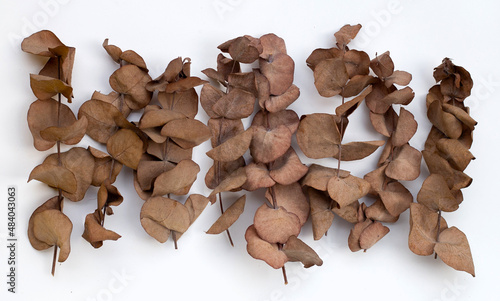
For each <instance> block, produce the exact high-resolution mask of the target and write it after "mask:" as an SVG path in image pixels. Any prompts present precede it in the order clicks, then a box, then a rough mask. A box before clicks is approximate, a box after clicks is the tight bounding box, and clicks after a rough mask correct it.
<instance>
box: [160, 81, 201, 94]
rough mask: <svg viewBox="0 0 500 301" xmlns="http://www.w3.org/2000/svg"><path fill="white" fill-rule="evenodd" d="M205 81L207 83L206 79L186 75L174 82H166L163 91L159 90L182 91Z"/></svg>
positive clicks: (168, 91) (167, 91)
mask: <svg viewBox="0 0 500 301" xmlns="http://www.w3.org/2000/svg"><path fill="white" fill-rule="evenodd" d="M206 83H208V82H207V81H206V80H202V79H200V78H198V77H186V78H183V79H180V80H178V81H176V82H173V83H170V84H168V85H167V86H166V87H165V91H161V92H165V93H174V92H184V91H187V90H189V89H192V88H194V87H196V86H200V85H203V84H206Z"/></svg>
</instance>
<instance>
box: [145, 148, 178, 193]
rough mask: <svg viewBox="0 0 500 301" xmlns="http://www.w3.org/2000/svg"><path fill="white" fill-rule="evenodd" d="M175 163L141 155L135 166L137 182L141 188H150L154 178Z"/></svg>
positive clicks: (171, 167) (172, 166)
mask: <svg viewBox="0 0 500 301" xmlns="http://www.w3.org/2000/svg"><path fill="white" fill-rule="evenodd" d="M175 166H176V165H175V164H174V163H172V162H169V161H157V160H148V158H147V156H143V157H142V158H141V161H140V162H139V165H138V166H137V182H138V183H139V185H140V186H141V189H143V190H150V189H152V188H153V187H152V186H153V183H154V181H155V180H156V178H157V177H158V176H159V175H161V174H162V173H164V172H167V171H169V170H171V169H173V168H174V167H175Z"/></svg>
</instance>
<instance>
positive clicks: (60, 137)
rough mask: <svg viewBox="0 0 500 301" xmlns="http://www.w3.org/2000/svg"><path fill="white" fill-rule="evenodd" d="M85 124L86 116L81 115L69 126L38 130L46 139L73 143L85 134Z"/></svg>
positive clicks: (68, 143)
mask: <svg viewBox="0 0 500 301" xmlns="http://www.w3.org/2000/svg"><path fill="white" fill-rule="evenodd" d="M87 125H88V121H87V118H86V117H85V116H83V117H82V118H81V119H79V120H77V121H75V123H73V124H72V125H70V126H59V127H58V126H51V127H48V128H46V129H44V130H42V131H40V136H41V137H42V138H43V139H44V140H46V141H61V142H62V143H64V144H67V145H74V144H77V143H78V142H80V140H82V138H83V136H85V132H86V130H87Z"/></svg>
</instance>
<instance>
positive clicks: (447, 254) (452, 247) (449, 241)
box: [434, 227, 476, 277]
mask: <svg viewBox="0 0 500 301" xmlns="http://www.w3.org/2000/svg"><path fill="white" fill-rule="evenodd" d="M434 250H435V251H436V254H437V255H438V256H439V258H441V259H442V260H443V262H444V263H446V264H447V265H449V266H450V267H452V268H454V269H455V270H458V271H465V272H467V273H469V274H471V275H472V276H473V277H475V276H476V275H475V272H474V262H473V261H472V254H471V251H470V246H469V242H468V241H467V236H466V235H465V234H464V233H463V232H462V231H460V230H459V229H458V228H456V227H451V228H448V229H445V230H443V232H441V233H440V234H439V241H438V242H437V243H436V246H435V247H434Z"/></svg>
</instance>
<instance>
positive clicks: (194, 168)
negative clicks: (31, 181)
mask: <svg viewBox="0 0 500 301" xmlns="http://www.w3.org/2000/svg"><path fill="white" fill-rule="evenodd" d="M199 172H200V167H199V166H198V164H196V163H195V162H194V161H192V160H182V161H181V162H179V163H178V164H177V165H176V166H175V167H174V168H172V169H170V170H168V171H166V172H164V173H162V174H160V175H159V176H158V177H157V178H156V180H155V181H154V190H153V196H163V195H166V194H169V193H173V194H176V195H185V194H188V192H189V189H190V188H191V185H193V183H194V181H195V180H196V177H197V175H198V173H199Z"/></svg>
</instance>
